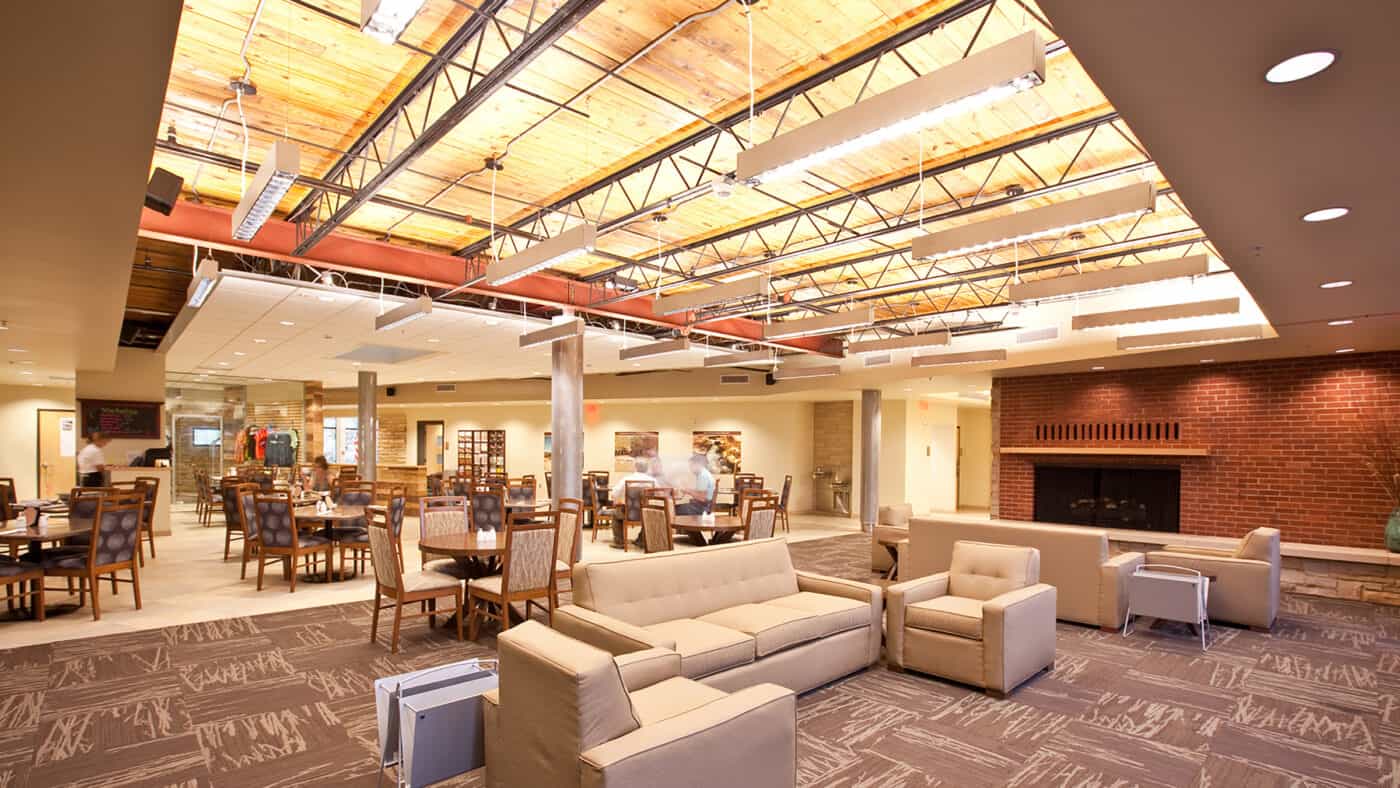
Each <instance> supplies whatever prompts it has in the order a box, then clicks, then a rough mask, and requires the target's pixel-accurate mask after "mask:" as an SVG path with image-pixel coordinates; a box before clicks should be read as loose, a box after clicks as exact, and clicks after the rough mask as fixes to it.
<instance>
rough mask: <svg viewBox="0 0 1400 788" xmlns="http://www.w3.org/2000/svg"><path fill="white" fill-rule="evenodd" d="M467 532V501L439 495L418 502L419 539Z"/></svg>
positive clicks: (456, 497) (457, 497)
mask: <svg viewBox="0 0 1400 788" xmlns="http://www.w3.org/2000/svg"><path fill="white" fill-rule="evenodd" d="M466 532H467V499H466V498H464V497H461V496H456V495H439V496H433V497H431V498H424V499H423V500H421V501H419V502H418V539H419V540H420V541H421V540H423V539H427V538H428V537H430V536H450V535H452V534H464V533H466Z"/></svg>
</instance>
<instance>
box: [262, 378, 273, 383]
mask: <svg viewBox="0 0 1400 788" xmlns="http://www.w3.org/2000/svg"><path fill="white" fill-rule="evenodd" d="M262 382H264V383H271V382H272V378H263V379H262Z"/></svg>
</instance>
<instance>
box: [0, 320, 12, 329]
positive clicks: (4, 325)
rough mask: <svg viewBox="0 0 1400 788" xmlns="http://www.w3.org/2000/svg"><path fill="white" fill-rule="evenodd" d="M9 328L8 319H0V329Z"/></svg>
mask: <svg viewBox="0 0 1400 788" xmlns="http://www.w3.org/2000/svg"><path fill="white" fill-rule="evenodd" d="M9 330H10V321H8V320H0V331H9Z"/></svg>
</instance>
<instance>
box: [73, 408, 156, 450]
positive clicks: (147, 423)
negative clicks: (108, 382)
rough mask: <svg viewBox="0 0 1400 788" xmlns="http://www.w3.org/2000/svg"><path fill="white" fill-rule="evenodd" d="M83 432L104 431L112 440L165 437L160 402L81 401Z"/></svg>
mask: <svg viewBox="0 0 1400 788" xmlns="http://www.w3.org/2000/svg"><path fill="white" fill-rule="evenodd" d="M78 407H79V408H80V409H81V410H82V415H83V432H91V431H93V430H101V431H102V434H103V435H106V436H107V437H109V438H148V439H155V440H158V439H160V438H161V437H162V434H161V426H160V408H161V403H159V402H120V401H116V400H106V399H84V400H78Z"/></svg>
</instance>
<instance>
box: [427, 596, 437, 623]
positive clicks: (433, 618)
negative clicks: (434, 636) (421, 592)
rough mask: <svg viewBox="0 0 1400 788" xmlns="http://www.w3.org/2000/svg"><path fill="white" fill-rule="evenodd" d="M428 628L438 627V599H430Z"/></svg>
mask: <svg viewBox="0 0 1400 788" xmlns="http://www.w3.org/2000/svg"><path fill="white" fill-rule="evenodd" d="M428 629H437V599H436V598H434V599H429V600H428Z"/></svg>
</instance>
